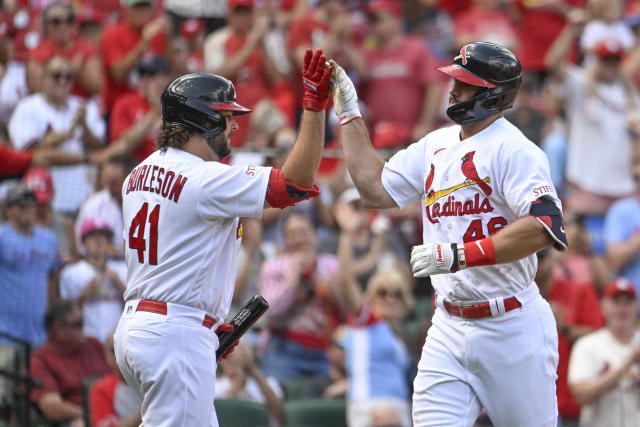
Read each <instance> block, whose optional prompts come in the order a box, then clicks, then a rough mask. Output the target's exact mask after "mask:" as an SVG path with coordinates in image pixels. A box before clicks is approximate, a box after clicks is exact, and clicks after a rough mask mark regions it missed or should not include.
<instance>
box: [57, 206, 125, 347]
mask: <svg viewBox="0 0 640 427" xmlns="http://www.w3.org/2000/svg"><path fill="white" fill-rule="evenodd" d="M113 234H114V232H113V230H112V229H111V227H110V226H109V224H108V223H107V222H105V221H103V220H100V219H97V218H88V219H85V220H83V222H82V225H81V226H80V240H81V242H82V245H83V246H84V248H85V252H86V256H85V257H84V258H83V259H81V260H79V261H77V262H74V263H72V264H67V265H65V266H64V267H63V268H62V271H61V272H60V296H61V297H62V298H65V299H68V300H71V301H76V302H77V303H78V305H79V306H80V307H81V308H82V318H83V322H84V329H83V332H84V334H85V335H86V336H88V337H92V338H95V339H97V340H98V341H100V342H105V340H106V339H107V337H108V335H109V334H110V333H112V332H113V330H114V329H115V328H116V326H117V325H118V320H120V315H121V314H122V308H123V307H124V302H123V298H122V293H123V292H124V289H125V285H124V284H125V283H126V280H127V266H126V264H125V263H124V261H122V260H114V259H110V258H109V247H110V246H111V239H112V237H113Z"/></svg>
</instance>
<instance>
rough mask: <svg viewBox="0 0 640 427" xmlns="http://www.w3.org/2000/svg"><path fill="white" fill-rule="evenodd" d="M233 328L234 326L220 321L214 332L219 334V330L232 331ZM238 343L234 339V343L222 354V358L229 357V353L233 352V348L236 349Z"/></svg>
mask: <svg viewBox="0 0 640 427" xmlns="http://www.w3.org/2000/svg"><path fill="white" fill-rule="evenodd" d="M234 329H235V327H234V326H233V325H231V324H229V323H221V324H220V326H218V327H217V328H216V334H219V333H220V332H229V333H231V332H233V330H234ZM239 343H240V341H236V342H235V343H233V346H231V348H230V349H229V350H228V351H227V352H226V353H225V354H223V355H222V358H223V359H226V358H227V357H229V355H230V354H231V353H233V350H235V349H236V347H237V346H238V344H239Z"/></svg>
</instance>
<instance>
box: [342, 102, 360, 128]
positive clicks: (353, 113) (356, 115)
mask: <svg viewBox="0 0 640 427" xmlns="http://www.w3.org/2000/svg"><path fill="white" fill-rule="evenodd" d="M361 118H362V114H361V113H360V108H358V106H357V105H356V106H355V107H354V108H352V109H351V110H349V111H346V112H344V113H342V114H340V126H344V125H346V124H347V123H349V122H350V121H351V120H354V119H361Z"/></svg>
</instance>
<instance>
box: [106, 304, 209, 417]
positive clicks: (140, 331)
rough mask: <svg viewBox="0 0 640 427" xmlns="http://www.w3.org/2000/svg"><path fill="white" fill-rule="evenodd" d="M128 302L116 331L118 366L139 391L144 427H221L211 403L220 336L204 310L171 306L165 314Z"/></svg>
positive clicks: (131, 384) (129, 382)
mask: <svg viewBox="0 0 640 427" xmlns="http://www.w3.org/2000/svg"><path fill="white" fill-rule="evenodd" d="M137 303H138V300H135V301H128V302H127V303H126V305H125V308H124V312H123V314H122V317H121V318H120V322H119V323H118V328H117V329H116V333H115V335H114V338H115V353H116V361H117V362H118V367H119V368H120V371H121V372H122V375H123V377H124V378H125V380H126V381H127V383H128V384H129V385H130V386H131V387H134V388H136V389H137V390H139V391H140V393H141V394H142V396H143V399H142V421H143V423H144V426H145V427H176V426H189V427H205V426H206V427H218V419H217V417H216V413H215V410H214V407H213V399H214V391H215V375H216V358H215V351H216V349H217V347H218V337H217V335H216V334H215V333H214V331H215V328H216V326H214V327H212V328H211V329H209V328H206V327H204V326H202V319H203V318H204V312H203V311H202V310H198V309H194V308H191V307H185V306H181V305H176V304H168V312H167V315H162V314H156V313H149V312H145V311H138V312H136V307H137Z"/></svg>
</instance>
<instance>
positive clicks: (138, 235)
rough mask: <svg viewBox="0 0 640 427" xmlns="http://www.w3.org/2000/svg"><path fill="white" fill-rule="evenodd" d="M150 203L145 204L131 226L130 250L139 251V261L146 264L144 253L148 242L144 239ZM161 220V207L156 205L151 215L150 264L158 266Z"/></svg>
mask: <svg viewBox="0 0 640 427" xmlns="http://www.w3.org/2000/svg"><path fill="white" fill-rule="evenodd" d="M148 211H149V203H147V202H145V203H144V204H143V205H142V207H141V208H140V210H139V211H138V213H137V214H136V216H134V217H133V219H132V220H131V225H130V226H129V249H135V250H136V251H138V261H139V262H140V263H141V264H142V263H144V251H145V250H146V249H147V241H146V240H145V238H144V230H145V228H146V226H147V213H148ZM159 218H160V205H155V207H154V208H153V209H152V210H151V214H149V264H151V265H157V264H158V219H159Z"/></svg>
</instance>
